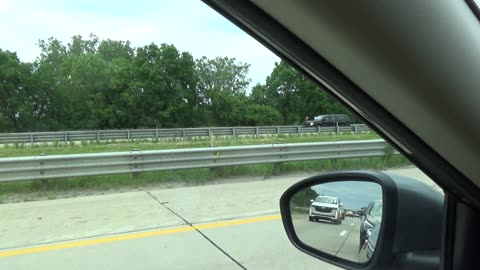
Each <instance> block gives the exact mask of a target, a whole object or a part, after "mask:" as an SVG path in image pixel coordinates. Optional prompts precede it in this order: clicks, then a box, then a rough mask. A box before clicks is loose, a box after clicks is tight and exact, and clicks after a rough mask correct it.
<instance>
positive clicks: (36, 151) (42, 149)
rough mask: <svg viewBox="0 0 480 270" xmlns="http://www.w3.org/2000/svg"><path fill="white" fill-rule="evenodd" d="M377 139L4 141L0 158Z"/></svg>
mask: <svg viewBox="0 0 480 270" xmlns="http://www.w3.org/2000/svg"><path fill="white" fill-rule="evenodd" d="M372 139H380V137H379V136H378V135H377V134H375V133H373V132H366V133H361V134H351V133H348V134H347V133H345V134H320V135H317V134H315V133H313V134H302V135H300V136H299V135H279V136H277V135H267V136H244V137H231V136H228V137H227V136H225V137H212V138H208V137H193V138H188V139H182V138H176V139H175V138H170V139H158V140H131V141H115V140H107V141H98V142H97V141H81V142H70V143H64V142H56V143H49V144H33V145H30V144H22V143H17V144H8V145H4V146H3V148H0V158H2V157H20V156H36V155H41V154H42V155H43V154H46V155H67V154H86V153H101V152H122V151H131V150H133V149H138V150H140V151H144V150H163V149H182V148H201V147H210V146H211V145H214V146H216V147H221V146H237V145H256V144H274V143H307V142H331V141H349V140H372Z"/></svg>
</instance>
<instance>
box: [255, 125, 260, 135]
mask: <svg viewBox="0 0 480 270" xmlns="http://www.w3.org/2000/svg"><path fill="white" fill-rule="evenodd" d="M258 134H260V133H259V132H258V127H255V135H257V136H258Z"/></svg>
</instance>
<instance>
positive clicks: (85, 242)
mask: <svg viewBox="0 0 480 270" xmlns="http://www.w3.org/2000/svg"><path fill="white" fill-rule="evenodd" d="M277 219H280V215H269V216H262V217H254V218H247V219H238V220H230V221H221V222H215V223H207V224H199V225H193V227H191V226H182V227H178V228H173V229H161V230H155V231H147V232H139V233H132V234H125V235H116V236H109V237H102V238H95V239H88V240H79V241H73V242H68V243H59V244H51V245H44V246H37V247H28V248H22V249H15V250H7V251H0V257H10V256H18V255H24V254H31V253H39V252H46V251H51V250H59V249H67V248H75V247H84V246H90V245H97V244H105V243H111V242H117V241H125V240H132V239H139V238H145V237H152V236H158V235H166V234H174V233H180V232H188V231H193V230H195V229H198V230H205V229H213V228H219V227H228V226H235V225H241V224H249V223H257V222H264V221H269V220H277Z"/></svg>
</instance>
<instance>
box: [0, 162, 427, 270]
mask: <svg viewBox="0 0 480 270" xmlns="http://www.w3.org/2000/svg"><path fill="white" fill-rule="evenodd" d="M394 173H397V174H402V175H407V176H414V177H416V178H418V179H419V180H421V181H426V182H428V181H429V179H428V178H427V177H426V176H425V175H423V174H422V173H421V172H420V171H418V170H416V169H404V170H397V171H394ZM307 176H308V175H305V176H298V177H291V176H288V177H275V178H272V179H270V180H264V181H250V182H242V183H232V184H219V185H206V186H198V187H187V188H176V189H164V190H151V191H138V192H128V193H119V194H110V195H102V196H87V197H78V198H69V199H58V200H47V201H37V202H24V203H14V204H3V205H0V213H2V217H1V218H2V220H1V223H0V270H3V269H5V270H10V269H40V270H43V269H45V270H47V269H48V270H56V269H338V268H336V267H334V266H332V265H330V264H327V263H324V262H322V261H319V260H317V259H315V258H313V257H310V256H308V255H306V254H303V253H301V252H300V251H298V250H296V249H295V248H294V247H293V246H292V245H291V243H290V242H289V240H288V239H287V237H286V235H285V232H284V229H283V226H282V224H281V221H280V216H279V209H278V199H279V197H280V196H281V194H282V193H283V191H284V190H285V189H286V188H288V187H289V186H290V185H291V184H293V183H295V182H297V181H299V180H301V179H303V178H305V177H307ZM432 185H433V183H432ZM295 220H296V219H295ZM357 222H358V221H357V219H355V218H346V219H345V220H344V222H343V223H342V224H341V225H333V224H328V223H321V222H309V221H308V218H307V216H305V217H302V218H299V219H298V222H297V221H295V224H297V225H296V226H298V227H299V228H302V230H299V232H301V234H303V235H304V236H305V239H310V240H311V241H312V242H311V244H312V245H315V244H316V243H321V242H323V243H327V244H326V245H322V246H319V248H323V249H325V248H327V249H326V250H327V251H328V252H332V253H336V254H337V255H338V256H342V257H344V258H349V259H352V260H356V257H355V256H356V253H355V249H357V250H356V251H358V239H359V238H358V228H359V226H358V224H357ZM352 224H353V225H352ZM319 240H321V241H319Z"/></svg>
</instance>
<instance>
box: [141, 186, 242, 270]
mask: <svg viewBox="0 0 480 270" xmlns="http://www.w3.org/2000/svg"><path fill="white" fill-rule="evenodd" d="M146 193H147V194H148V195H149V196H150V197H152V199H154V200H155V201H157V202H158V203H159V204H160V205H162V206H163V207H165V209H167V210H168V211H170V212H171V213H172V214H174V215H176V216H177V217H178V218H180V219H181V220H183V222H185V224H187V225H188V226H190V227H192V228H193V229H194V230H195V231H197V232H198V233H199V234H200V235H201V236H203V238H205V239H206V240H207V241H208V242H210V244H212V245H213V246H214V247H216V248H217V249H218V250H219V251H220V252H222V253H223V254H224V255H225V256H227V257H228V258H229V259H230V260H232V261H233V262H234V263H235V264H236V265H238V267H240V268H241V269H243V270H247V268H246V267H245V266H243V265H242V264H241V263H240V262H239V261H237V260H236V259H235V258H233V257H232V256H231V255H230V254H228V253H227V252H226V251H225V250H224V249H222V248H221V247H220V246H219V245H217V244H216V243H215V242H213V240H212V239H210V238H209V237H208V236H207V235H205V234H204V233H203V232H201V231H200V230H199V229H198V228H196V227H195V226H194V225H193V224H192V223H190V222H189V221H188V220H186V219H185V218H184V217H182V216H181V215H180V214H178V213H177V212H175V211H173V209H171V208H170V207H168V206H167V205H166V204H167V203H168V202H161V201H160V200H159V199H157V197H155V196H153V195H152V194H151V193H150V192H149V191H146Z"/></svg>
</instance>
